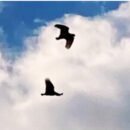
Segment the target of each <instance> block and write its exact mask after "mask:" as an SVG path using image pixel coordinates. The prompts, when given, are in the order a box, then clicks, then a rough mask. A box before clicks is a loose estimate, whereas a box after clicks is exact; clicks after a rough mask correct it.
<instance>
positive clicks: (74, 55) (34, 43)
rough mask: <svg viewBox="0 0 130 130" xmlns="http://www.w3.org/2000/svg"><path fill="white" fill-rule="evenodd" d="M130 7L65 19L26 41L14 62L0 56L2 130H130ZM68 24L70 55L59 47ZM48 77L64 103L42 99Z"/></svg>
mask: <svg viewBox="0 0 130 130" xmlns="http://www.w3.org/2000/svg"><path fill="white" fill-rule="evenodd" d="M129 12H130V3H129V2H128V3H124V4H122V5H121V6H120V8H119V9H118V10H116V11H112V12H109V13H107V14H104V15H102V16H96V17H94V18H88V17H83V16H79V15H70V14H68V15H65V16H64V17H63V18H61V19H57V20H55V21H53V22H50V23H48V25H47V26H43V27H40V28H39V29H37V30H35V31H34V32H35V33H37V35H36V36H32V37H28V38H26V39H25V45H26V48H27V49H26V50H25V51H24V52H23V53H22V54H21V56H19V57H18V58H17V59H16V60H15V61H13V62H12V61H11V60H8V59H6V58H5V57H4V56H3V54H2V53H1V55H0V107H1V110H0V115H1V117H0V122H1V123H0V128H2V130H17V129H18V130H28V129H32V130H42V129H47V130H61V129H62V130H66V129H67V130H72V129H75V130H86V129H89V130H104V129H105V130H129V128H130V125H129V122H130V110H129V106H130V103H129V93H130V89H129V86H130V80H129V76H130V58H129V57H130V49H129V48H130V28H129V21H130V15H129ZM55 23H64V24H66V25H68V26H69V27H70V32H74V33H75V34H76V37H75V41H74V44H73V45H72V48H71V49H70V50H67V49H65V47H64V46H65V41H64V40H60V41H56V40H55V37H57V36H58V35H59V30H58V29H56V28H54V24H55ZM46 77H49V78H50V79H51V80H52V82H53V83H54V85H55V86H56V90H57V91H58V92H64V95H63V96H61V97H41V96H40V93H41V92H42V91H44V79H45V78H46Z"/></svg>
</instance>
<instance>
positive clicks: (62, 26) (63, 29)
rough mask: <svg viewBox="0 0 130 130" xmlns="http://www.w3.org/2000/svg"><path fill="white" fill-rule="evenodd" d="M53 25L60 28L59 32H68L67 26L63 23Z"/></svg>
mask: <svg viewBox="0 0 130 130" xmlns="http://www.w3.org/2000/svg"><path fill="white" fill-rule="evenodd" d="M55 27H57V28H59V29H61V33H68V30H69V28H68V27H67V26H65V25H61V24H56V25H55Z"/></svg>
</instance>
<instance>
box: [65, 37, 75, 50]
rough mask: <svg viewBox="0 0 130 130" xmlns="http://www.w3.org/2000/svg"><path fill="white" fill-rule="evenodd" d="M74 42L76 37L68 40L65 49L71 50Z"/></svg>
mask: <svg viewBox="0 0 130 130" xmlns="http://www.w3.org/2000/svg"><path fill="white" fill-rule="evenodd" d="M73 41H74V37H71V38H68V39H66V45H65V47H66V48H67V49H69V48H70V47H71V45H72V43H73Z"/></svg>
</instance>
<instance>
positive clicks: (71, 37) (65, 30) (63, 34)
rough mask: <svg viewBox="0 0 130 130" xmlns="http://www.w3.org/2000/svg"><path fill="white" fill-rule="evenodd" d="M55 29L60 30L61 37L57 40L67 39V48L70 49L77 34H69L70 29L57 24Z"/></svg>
mask: <svg viewBox="0 0 130 130" xmlns="http://www.w3.org/2000/svg"><path fill="white" fill-rule="evenodd" d="M55 27H57V28H59V29H60V35H59V37H56V40H60V39H65V40H66V45H65V47H66V48H67V49H69V48H70V47H71V45H72V43H73V41H74V37H75V34H71V33H69V27H67V26H65V25H61V24H55Z"/></svg>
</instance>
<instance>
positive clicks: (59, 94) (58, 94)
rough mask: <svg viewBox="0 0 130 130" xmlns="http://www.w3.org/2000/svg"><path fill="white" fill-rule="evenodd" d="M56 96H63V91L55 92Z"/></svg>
mask: <svg viewBox="0 0 130 130" xmlns="http://www.w3.org/2000/svg"><path fill="white" fill-rule="evenodd" d="M55 95H56V96H61V95H63V93H55Z"/></svg>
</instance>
